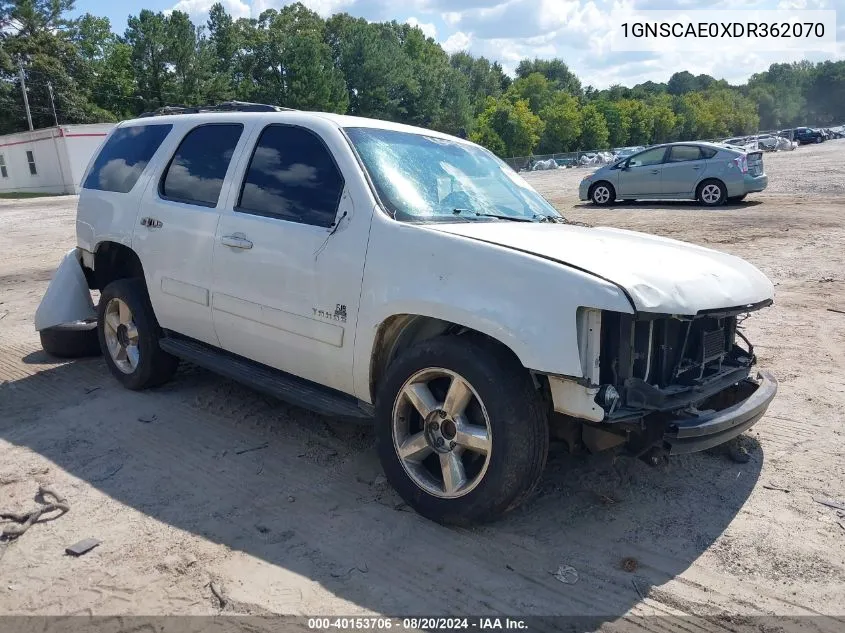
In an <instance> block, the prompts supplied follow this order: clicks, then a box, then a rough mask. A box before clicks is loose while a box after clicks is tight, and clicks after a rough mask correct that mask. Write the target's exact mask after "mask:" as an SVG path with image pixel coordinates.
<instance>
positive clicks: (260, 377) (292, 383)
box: [158, 336, 374, 418]
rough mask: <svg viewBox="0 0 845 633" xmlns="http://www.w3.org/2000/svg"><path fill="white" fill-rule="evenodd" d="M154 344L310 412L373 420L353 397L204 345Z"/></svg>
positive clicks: (189, 342)
mask: <svg viewBox="0 0 845 633" xmlns="http://www.w3.org/2000/svg"><path fill="white" fill-rule="evenodd" d="M158 344H159V347H161V349H163V350H164V351H165V352H167V353H168V354H173V355H174V356H177V357H179V358H181V359H182V360H186V361H188V362H190V363H193V364H195V365H199V366H200V367H203V368H205V369H208V370H210V371H213V372H214V373H216V374H220V375H221V376H225V377H226V378H229V379H231V380H234V381H236V382H239V383H242V384H244V385H246V386H248V387H251V388H253V389H255V390H256V391H260V392H262V393H265V394H267V395H269V396H273V397H276V398H279V399H280V400H284V401H285V402H289V403H291V404H295V405H297V406H299V407H302V408H303V409H308V410H309V411H313V412H314V413H320V414H322V415H327V416H333V417H335V416H337V417H347V418H372V417H373V413H374V412H373V408H372V406H371V405H369V404H367V403H365V402H362V401H360V400H358V399H357V398H354V397H352V396H349V395H346V394H345V393H341V392H340V391H336V390H334V389H329V388H328V387H323V386H322V385H318V384H316V383H313V382H311V381H310V380H305V379H304V378H299V377H298V376H292V375H291V374H288V373H285V372H283V371H279V370H278V369H273V368H272V367H268V366H267V365H262V364H261V363H257V362H255V361H251V360H249V359H247V358H243V357H242V356H237V355H235V354H230V353H228V352H225V351H223V350H220V349H217V348H215V347H211V346H210V345H206V344H205V343H200V342H198V341H194V340H191V339H184V338H181V337H179V338H176V337H172V336H168V337H165V338H162V339H161V340H159V342H158Z"/></svg>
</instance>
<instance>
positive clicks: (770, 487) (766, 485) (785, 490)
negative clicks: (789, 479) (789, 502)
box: [763, 484, 790, 492]
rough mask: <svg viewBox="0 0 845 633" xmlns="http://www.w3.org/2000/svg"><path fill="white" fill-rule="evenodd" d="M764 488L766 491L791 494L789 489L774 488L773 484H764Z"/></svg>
mask: <svg viewBox="0 0 845 633" xmlns="http://www.w3.org/2000/svg"><path fill="white" fill-rule="evenodd" d="M763 488H765V489H766V490H779V491H780V492H790V490H789V488H783V487H782V486H773V485H772V484H763Z"/></svg>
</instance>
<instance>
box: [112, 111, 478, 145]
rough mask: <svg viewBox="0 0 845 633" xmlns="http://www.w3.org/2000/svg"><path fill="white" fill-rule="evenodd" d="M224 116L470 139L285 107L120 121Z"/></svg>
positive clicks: (206, 120)
mask: <svg viewBox="0 0 845 633" xmlns="http://www.w3.org/2000/svg"><path fill="white" fill-rule="evenodd" d="M224 117H225V118H226V119H227V120H229V121H250V120H256V119H257V120H259V121H267V122H272V121H278V122H280V123H282V122H290V123H294V122H304V121H307V120H309V119H312V120H313V119H320V120H325V121H330V122H332V123H334V124H335V125H336V126H338V127H339V128H348V127H368V128H374V129H380V130H394V131H396V132H408V133H410V134H423V135H425V136H432V137H435V138H443V139H449V140H452V141H458V142H464V143H469V141H466V140H464V139H460V138H458V137H455V136H450V135H449V134H444V133H443V132H437V131H435V130H429V129H426V128H421V127H415V126H413V125H405V124H403V123H394V122H393V121H382V120H381V119H367V118H364V117H357V116H349V115H346V114H334V113H332V112H308V111H304V110H285V111H282V112H237V111H221V112H198V113H192V114H166V115H161V116H158V115H156V116H149V117H142V118H138V119H130V120H128V121H123V122H122V123H120V126H121V127H128V126H135V125H150V124H151V123H179V122H184V121H191V122H194V123H213V122H214V121H219V120H220V119H221V118H224Z"/></svg>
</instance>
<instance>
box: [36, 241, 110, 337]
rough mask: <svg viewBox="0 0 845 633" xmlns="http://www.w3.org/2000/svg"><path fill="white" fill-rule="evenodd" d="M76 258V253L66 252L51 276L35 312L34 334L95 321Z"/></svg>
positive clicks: (95, 315)
mask: <svg viewBox="0 0 845 633" xmlns="http://www.w3.org/2000/svg"><path fill="white" fill-rule="evenodd" d="M80 257H81V254H80V252H79V249H76V248H74V249H72V250H69V251H68V252H67V254H66V255H65V256H64V259H62V263H61V264H59V267H58V268H57V269H56V272H55V273H54V274H53V279H51V280H50V285H49V286H47V291H46V292H45V293H44V297H43V298H42V299H41V303H40V304H39V305H38V309H37V310H36V311H35V329H36V331H39V332H40V331H41V330H46V329H47V328H50V327H55V326H57V325H62V324H64V323H72V322H73V321H87V320H93V319H96V318H97V314H96V313H95V312H94V302H93V301H91V292H90V291H89V290H88V282H87V281H86V279H85V273H83V272H82V264H81V262H80Z"/></svg>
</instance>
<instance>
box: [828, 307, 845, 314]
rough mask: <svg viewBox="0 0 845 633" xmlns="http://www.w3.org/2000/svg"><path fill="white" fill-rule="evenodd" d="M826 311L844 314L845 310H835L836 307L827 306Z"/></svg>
mask: <svg viewBox="0 0 845 633" xmlns="http://www.w3.org/2000/svg"><path fill="white" fill-rule="evenodd" d="M827 311H828V312H836V313H838V314H845V310H837V309H836V308H828V309H827Z"/></svg>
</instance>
